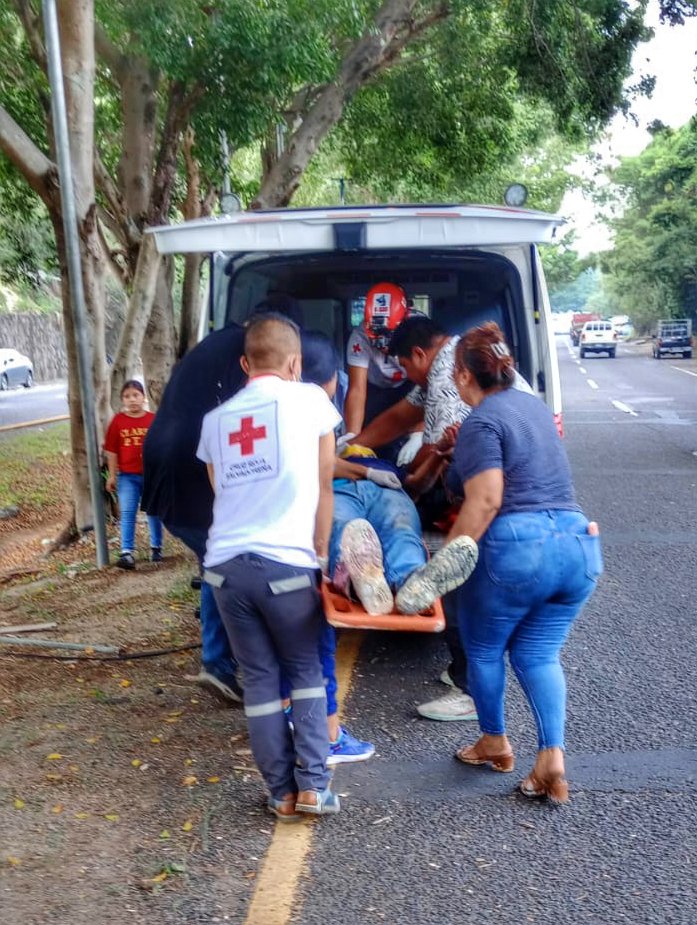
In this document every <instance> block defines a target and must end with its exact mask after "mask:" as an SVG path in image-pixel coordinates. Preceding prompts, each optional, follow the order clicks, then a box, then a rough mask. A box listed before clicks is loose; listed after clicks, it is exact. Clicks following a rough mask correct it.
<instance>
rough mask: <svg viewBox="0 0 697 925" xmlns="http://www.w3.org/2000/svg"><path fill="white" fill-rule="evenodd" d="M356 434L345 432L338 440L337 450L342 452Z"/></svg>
mask: <svg viewBox="0 0 697 925" xmlns="http://www.w3.org/2000/svg"><path fill="white" fill-rule="evenodd" d="M355 436H356V435H355V434H343V435H342V436H341V437H339V438H338V439H337V441H336V452H337V453H340V452H341V451H342V450H343V449H344V447H346V446H348V445H349V443H350V442H351V441H352V440H353V438H354V437H355Z"/></svg>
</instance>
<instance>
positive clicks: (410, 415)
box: [352, 398, 424, 447]
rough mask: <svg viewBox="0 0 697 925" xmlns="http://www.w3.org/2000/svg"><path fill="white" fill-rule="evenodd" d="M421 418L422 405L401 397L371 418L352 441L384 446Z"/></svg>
mask: <svg viewBox="0 0 697 925" xmlns="http://www.w3.org/2000/svg"><path fill="white" fill-rule="evenodd" d="M423 419H424V409H423V407H421V406H418V405H412V403H411V402H410V401H407V399H406V398H401V399H400V400H399V401H398V402H397V403H396V404H394V405H392V407H391V408H388V409H387V410H386V411H383V412H382V414H379V415H378V416H377V417H376V418H373V420H372V421H371V422H370V424H368V426H367V427H366V428H365V429H364V430H362V431H361V432H360V434H358V436H357V437H356V438H355V440H353V441H352V443H359V444H360V445H361V446H368V447H376V446H384V445H385V444H386V443H391V442H392V440H396V439H397V437H401V436H402V434H406V433H408V432H409V431H412V430H414V428H415V427H416V425H417V424H420V423H421V421H423Z"/></svg>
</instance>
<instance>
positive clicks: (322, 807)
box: [295, 787, 341, 816]
mask: <svg viewBox="0 0 697 925" xmlns="http://www.w3.org/2000/svg"><path fill="white" fill-rule="evenodd" d="M311 795H312V796H314V800H312V802H309V801H308V799H307V798H308V797H310V798H311ZM303 796H304V797H305V799H303V800H298V801H297V802H296V804H295V811H296V812H298V813H312V814H314V815H315V816H325V815H328V814H329V813H338V812H339V810H340V809H341V803H340V802H339V797H338V796H337V795H336V794H335V793H332V791H331V790H330V789H329V787H327V789H326V790H304V791H303Z"/></svg>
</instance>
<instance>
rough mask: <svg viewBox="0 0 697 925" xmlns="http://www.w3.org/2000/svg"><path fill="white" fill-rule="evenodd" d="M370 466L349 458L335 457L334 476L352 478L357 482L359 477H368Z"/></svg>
mask: <svg viewBox="0 0 697 925" xmlns="http://www.w3.org/2000/svg"><path fill="white" fill-rule="evenodd" d="M367 472H368V467H367V466H362V465H361V464H360V463H355V462H349V461H348V459H342V458H341V457H340V456H337V457H335V459H334V478H335V479H351V481H352V482H357V481H358V480H359V479H365V478H367V477H368V476H367V474H366V473H367Z"/></svg>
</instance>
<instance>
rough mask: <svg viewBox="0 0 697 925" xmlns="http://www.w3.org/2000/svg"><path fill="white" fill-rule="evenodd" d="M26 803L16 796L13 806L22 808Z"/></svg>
mask: <svg viewBox="0 0 697 925" xmlns="http://www.w3.org/2000/svg"><path fill="white" fill-rule="evenodd" d="M26 805H27V804H26V803H25V802H24V800H20V798H19V797H17V799H16V800H15V801H14V803H13V806H14V808H15V809H24V807H25V806H26Z"/></svg>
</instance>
